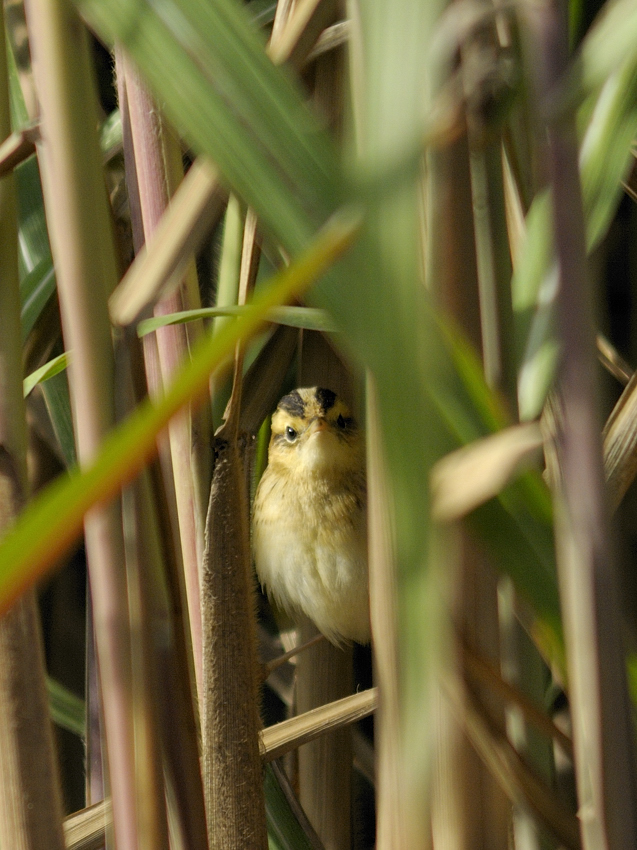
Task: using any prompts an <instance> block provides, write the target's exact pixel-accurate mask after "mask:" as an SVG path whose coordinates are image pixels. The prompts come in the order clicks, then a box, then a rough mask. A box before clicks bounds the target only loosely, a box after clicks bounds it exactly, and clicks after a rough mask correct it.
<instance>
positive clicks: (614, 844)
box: [532, 2, 637, 850]
mask: <svg viewBox="0 0 637 850" xmlns="http://www.w3.org/2000/svg"><path fill="white" fill-rule="evenodd" d="M532 24H533V27H534V33H535V35H536V38H537V46H538V48H539V50H538V53H539V56H540V63H539V67H540V69H541V91H540V96H541V105H542V107H543V108H544V110H545V114H544V116H543V117H545V118H546V119H547V120H546V123H547V128H548V143H549V144H548V167H549V176H550V182H551V185H552V189H553V221H554V239H555V246H556V255H557V260H558V263H559V269H560V287H559V291H558V317H559V331H560V336H561V341H562V371H561V375H560V379H561V380H560V390H561V401H562V422H561V423H560V424H561V428H559V430H558V436H557V441H556V443H557V446H556V447H557V457H558V463H559V472H560V475H559V482H558V488H557V494H556V495H557V512H556V514H557V524H556V536H557V553H558V569H559V580H560V596H561V601H562V610H563V617H564V631H565V638H566V649H567V663H568V672H569V683H570V697H571V699H570V704H571V711H572V717H573V741H574V745H575V766H576V775H577V786H578V797H579V810H580V823H581V834H582V844H583V846H584V848H586V850H589V848H596V850H598V848H608V850H615V848H617V850H619V848H624V847H634V846H637V813H636V809H635V801H636V800H637V783H636V779H635V764H634V754H633V728H632V718H631V712H630V707H629V706H630V703H629V699H628V692H627V686H626V671H625V655H624V650H623V645H622V634H621V630H620V623H621V614H620V605H619V597H618V590H617V578H616V575H615V565H614V562H613V557H612V553H611V552H610V547H609V540H610V533H609V526H608V521H607V517H606V513H605V500H604V491H605V482H604V470H603V465H602V451H601V444H600V436H599V432H600V429H599V421H598V411H597V406H596V400H597V397H598V394H597V388H596V385H595V361H594V352H595V337H594V330H593V328H594V322H593V309H592V296H591V291H590V286H589V283H588V269H587V264H586V237H585V228H584V214H583V208H582V197H581V188H580V182H579V172H578V146H577V135H576V130H575V121H574V117H573V116H564V115H562V116H561V117H560V118H559V119H558V118H556V117H555V116H554V115H552V114H551V112H550V106H551V97H552V95H553V93H554V91H555V90H556V87H557V86H558V85H559V82H560V80H561V78H562V74H563V73H564V71H565V68H566V66H567V57H568V46H567V45H568V36H567V23H566V16H565V13H564V9H563V7H562V6H561V5H560V4H558V3H557V2H552V3H549V4H546V5H545V6H543V7H542V8H541V9H540V8H538V9H537V10H536V11H535V18H534V19H533V20H532Z"/></svg>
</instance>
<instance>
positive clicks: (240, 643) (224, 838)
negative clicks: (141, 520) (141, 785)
mask: <svg viewBox="0 0 637 850" xmlns="http://www.w3.org/2000/svg"><path fill="white" fill-rule="evenodd" d="M259 257H260V251H259V249H258V246H257V243H256V217H255V216H254V213H252V212H251V211H249V212H248V215H247V217H246V224H245V230H244V239H243V250H242V257H241V268H240V274H239V295H238V301H239V303H240V304H245V303H246V301H247V298H248V293H249V292H250V291H251V290H252V288H253V287H254V282H255V280H256V275H257V270H258V267H259ZM242 372H243V346H242V345H241V344H239V345H238V346H237V350H236V353H235V370H234V381H233V389H232V395H231V398H230V401H229V403H228V409H227V412H226V421H225V424H224V425H223V426H222V427H221V428H220V429H219V430H218V432H217V434H216V436H215V467H214V474H213V480H212V489H211V492H210V504H209V508H208V517H207V520H206V548H205V553H204V574H203V582H202V615H203V626H204V642H203V653H204V654H203V660H204V690H203V715H202V738H203V742H202V743H203V759H202V761H203V776H204V797H205V802H206V813H207V819H208V842H209V845H210V847H223V848H228V850H243V848H248V849H249V850H251V848H254V850H265V848H266V847H267V845H268V836H267V829H266V819H265V799H264V793H263V771H262V765H261V756H260V751H259V725H260V723H259V711H258V701H259V673H258V670H259V666H258V656H257V640H256V614H255V600H254V579H253V573H252V555H251V549H250V524H249V504H248V489H247V479H246V459H247V454H248V451H249V446H250V443H251V438H252V436H253V435H250V434H247V435H246V434H240V433H239V422H240V412H241V395H242Z"/></svg>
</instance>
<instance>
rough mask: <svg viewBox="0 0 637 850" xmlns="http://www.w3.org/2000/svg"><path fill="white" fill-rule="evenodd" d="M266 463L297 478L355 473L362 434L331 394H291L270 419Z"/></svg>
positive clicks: (319, 390) (361, 453)
mask: <svg viewBox="0 0 637 850" xmlns="http://www.w3.org/2000/svg"><path fill="white" fill-rule="evenodd" d="M269 462H270V464H275V465H277V466H280V467H281V468H285V469H287V470H288V471H289V472H291V473H298V474H309V475H312V474H317V475H325V474H329V473H330V472H335V473H339V474H340V473H343V474H346V473H348V472H359V471H360V470H361V468H362V467H363V466H364V445H363V438H362V434H361V432H360V430H359V428H358V426H357V424H356V421H355V420H354V418H353V417H352V415H351V413H350V412H349V409H348V408H347V407H346V406H345V404H343V402H342V401H341V400H340V399H339V398H338V396H337V395H336V394H335V393H334V392H332V390H328V389H324V388H323V387H309V388H301V389H298V390H293V391H292V392H291V393H289V394H288V395H286V396H284V397H283V398H282V399H281V401H280V402H279V405H278V407H277V409H276V411H275V413H274V415H273V416H272V438H271V440H270V449H269Z"/></svg>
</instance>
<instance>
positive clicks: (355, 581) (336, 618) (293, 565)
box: [252, 387, 370, 645]
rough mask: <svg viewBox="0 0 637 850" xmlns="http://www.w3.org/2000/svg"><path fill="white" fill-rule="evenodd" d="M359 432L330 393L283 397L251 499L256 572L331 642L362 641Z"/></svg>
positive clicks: (363, 519) (365, 625)
mask: <svg viewBox="0 0 637 850" xmlns="http://www.w3.org/2000/svg"><path fill="white" fill-rule="evenodd" d="M366 501H367V487H366V479H365V443H364V438H363V434H362V433H361V431H360V430H359V428H358V426H357V424H356V422H355V420H354V419H353V417H352V416H351V414H350V412H349V410H348V409H347V407H346V406H345V405H344V404H343V402H342V401H341V400H340V399H339V398H338V397H337V396H336V394H335V393H333V392H332V390H328V389H323V388H322V387H311V388H302V389H297V390H293V392H291V393H290V394H289V395H286V396H284V397H283V398H282V399H281V401H280V402H279V405H278V407H277V409H276V411H275V413H274V415H273V416H272V437H271V440H270V446H269V450H268V466H267V468H266V470H265V472H264V473H263V476H262V478H261V481H260V483H259V487H258V489H257V493H256V497H255V502H254V520H253V533H252V540H253V549H254V557H255V564H256V570H257V575H258V577H259V580H260V582H261V585H262V586H265V588H266V589H267V591H268V593H269V594H270V595H271V596H272V597H273V598H274V600H275V602H276V603H277V604H278V605H279V606H280V607H281V608H283V609H284V610H285V611H287V612H288V613H289V614H290V615H291V616H292V617H293V618H294V614H295V613H298V612H302V613H303V614H305V615H307V616H308V617H309V618H310V619H311V620H312V621H313V622H314V623H315V625H316V626H317V628H318V629H319V630H320V631H321V632H322V633H323V634H324V635H325V637H327V638H328V639H329V640H330V641H331V642H332V643H334V644H336V645H339V644H341V643H343V642H344V641H357V642H358V643H367V642H368V641H369V639H370V625H369V591H368V573H367V510H366Z"/></svg>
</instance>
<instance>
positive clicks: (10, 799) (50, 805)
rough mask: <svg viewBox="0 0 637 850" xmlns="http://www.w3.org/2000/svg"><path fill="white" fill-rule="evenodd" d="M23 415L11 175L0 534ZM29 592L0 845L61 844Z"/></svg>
mask: <svg viewBox="0 0 637 850" xmlns="http://www.w3.org/2000/svg"><path fill="white" fill-rule="evenodd" d="M5 50H6V39H5V30H4V16H3V14H0V139H5V138H7V137H8V136H9V134H10V132H11V119H10V110H9V90H8V79H7V56H6V53H5ZM26 447H27V436H26V421H25V407H24V399H23V395H22V340H21V335H20V294H19V280H18V229H17V210H16V194H15V185H14V178H13V175H12V174H8V175H7V176H5V177H3V178H2V180H0V534H2V533H3V531H4V529H5V528H6V527H8V526H9V525H10V524H11V523H12V521H13V520H14V519H15V516H16V515H17V513H18V512H19V510H20V508H21V507H22V504H23V503H24V501H25V500H26V494H27V489H28V485H27V470H26ZM44 677H45V667H44V652H43V647H42V635H41V632H40V622H39V614H38V610H37V605H36V600H35V594H34V592H33V591H29V592H28V593H26V594H25V595H24V596H23V597H22V598H21V599H20V600H19V601H18V602H17V603H16V604H15V605H14V606H13V608H12V609H11V610H10V611H9V612H8V613H7V614H5V616H4V617H2V619H0V787H1V788H2V794H0V844H1V845H2V846H3V847H11V848H16V850H38V848H40V847H45V846H46V847H51V848H52V850H63V848H64V836H63V833H62V795H61V791H60V782H59V776H58V767H57V761H56V756H55V750H54V744H53V734H52V729H51V721H50V717H49V706H48V699H47V692H46V685H45V678H44Z"/></svg>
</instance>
